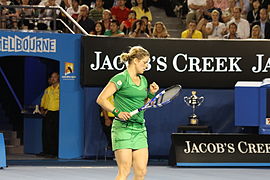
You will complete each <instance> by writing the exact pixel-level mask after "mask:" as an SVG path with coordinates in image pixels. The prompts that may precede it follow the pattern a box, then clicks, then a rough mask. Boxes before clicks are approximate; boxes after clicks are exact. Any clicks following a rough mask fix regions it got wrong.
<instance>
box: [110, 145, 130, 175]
mask: <svg viewBox="0 0 270 180" xmlns="http://www.w3.org/2000/svg"><path fill="white" fill-rule="evenodd" d="M114 153H115V158H116V162H117V165H118V174H117V176H116V180H126V179H127V177H128V175H129V173H130V169H131V165H132V149H118V150H116V151H115V152H114Z"/></svg>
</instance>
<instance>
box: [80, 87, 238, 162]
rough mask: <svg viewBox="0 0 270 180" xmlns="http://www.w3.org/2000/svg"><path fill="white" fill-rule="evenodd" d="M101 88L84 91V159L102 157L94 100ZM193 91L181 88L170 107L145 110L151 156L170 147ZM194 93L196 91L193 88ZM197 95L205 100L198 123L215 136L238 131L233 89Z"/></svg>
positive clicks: (102, 143) (189, 110)
mask: <svg viewBox="0 0 270 180" xmlns="http://www.w3.org/2000/svg"><path fill="white" fill-rule="evenodd" d="M101 90H102V88H84V96H85V106H84V112H85V151H84V156H86V157H93V156H96V155H97V153H98V154H99V155H102V154H104V147H105V145H106V139H105V135H104V134H103V133H102V127H101V124H100V120H99V107H98V105H97V104H96V98H97V96H98V94H99V93H100V91H101ZM192 90H194V89H184V90H183V91H182V93H181V94H180V96H179V97H177V98H176V99H175V100H174V101H173V102H171V103H170V104H168V105H166V106H164V107H162V108H157V109H150V110H148V111H146V113H145V118H146V125H147V129H148V143H149V151H150V156H152V157H157V156H167V155H168V153H169V148H170V145H171V133H174V132H177V127H178V126H179V125H186V124H188V116H190V115H191V113H192V108H191V107H189V106H187V105H186V104H185V102H184V100H183V98H184V97H185V96H190V95H191V91H192ZM195 90H196V89H195ZM196 91H197V95H198V96H204V97H205V101H204V102H203V104H202V105H201V106H199V107H198V108H197V109H196V112H195V113H196V114H197V115H198V116H199V118H200V124H205V125H209V126H211V128H212V131H213V132H215V133H234V132H239V131H240V128H237V127H235V125H234V90H209V89H197V90H196Z"/></svg>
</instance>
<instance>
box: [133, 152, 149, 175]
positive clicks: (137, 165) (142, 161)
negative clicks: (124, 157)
mask: <svg viewBox="0 0 270 180" xmlns="http://www.w3.org/2000/svg"><path fill="white" fill-rule="evenodd" d="M147 163H148V148H143V149H138V150H134V151H133V152H132V166H133V169H134V180H143V179H144V176H145V175H146V172H147Z"/></svg>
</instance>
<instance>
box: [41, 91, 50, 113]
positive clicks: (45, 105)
mask: <svg viewBox="0 0 270 180" xmlns="http://www.w3.org/2000/svg"><path fill="white" fill-rule="evenodd" d="M47 91H48V88H46V89H45V91H44V94H43V96H42V98H41V103H40V107H42V108H44V109H47V108H48V105H47V104H46V103H47V102H48V101H46V100H45V99H46V97H47V96H46V95H47V93H48V92H47Z"/></svg>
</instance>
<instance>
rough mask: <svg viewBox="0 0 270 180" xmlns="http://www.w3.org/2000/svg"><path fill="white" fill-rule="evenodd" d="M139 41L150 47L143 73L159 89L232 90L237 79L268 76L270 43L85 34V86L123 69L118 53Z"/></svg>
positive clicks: (104, 83) (106, 80)
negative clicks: (146, 66) (147, 63)
mask: <svg viewBox="0 0 270 180" xmlns="http://www.w3.org/2000/svg"><path fill="white" fill-rule="evenodd" d="M135 45H141V46H143V47H144V48H146V49H147V50H149V52H150V54H151V56H150V59H149V66H148V69H147V71H146V72H145V76H146V77H147V79H148V81H149V82H152V81H156V82H157V83H158V84H159V85H160V86H161V87H167V86H170V85H172V84H177V83H179V84H181V85H182V86H183V88H234V85H235V83H236V82H237V81H261V80H262V79H264V78H266V77H269V70H270V59H269V55H270V54H269V47H270V42H269V41H251V40H245V41H243V40H234V41H230V40H183V39H143V38H141V39H140V38H138V39H133V38H110V37H90V36H87V37H83V38H82V48H83V49H82V50H83V52H82V55H83V57H82V61H83V62H82V63H81V70H82V73H81V76H82V78H81V80H82V82H81V83H82V85H84V86H104V85H106V84H107V82H108V81H109V79H110V78H111V77H112V76H113V75H115V74H116V73H118V72H120V71H123V70H124V69H125V66H124V65H123V64H119V55H120V54H121V53H122V52H127V51H128V49H129V47H130V46H135Z"/></svg>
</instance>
